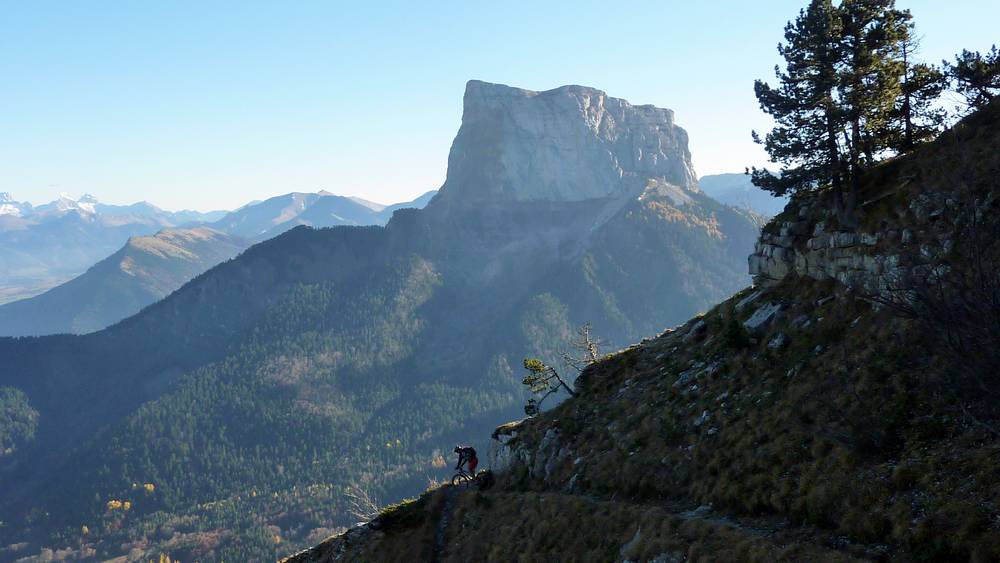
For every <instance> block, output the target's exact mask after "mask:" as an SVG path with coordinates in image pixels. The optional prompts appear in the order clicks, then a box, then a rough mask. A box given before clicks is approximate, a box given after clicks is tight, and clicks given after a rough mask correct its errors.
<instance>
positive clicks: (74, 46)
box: [0, 0, 1000, 210]
mask: <svg viewBox="0 0 1000 563" xmlns="http://www.w3.org/2000/svg"><path fill="white" fill-rule="evenodd" d="M804 4H805V0H794V1H789V0H774V1H768V2H764V3H761V2H744V1H735V0H734V1H726V2H722V1H716V2H673V1H670V2H666V1H662V0H660V1H655V0H651V1H648V2H616V3H607V2H588V1H574V2H558V3H557V2H537V1H535V2H517V1H506V2H489V3H487V2H434V3H431V4H418V3H412V2H379V3H354V4H351V5H348V4H347V3H342V2H320V1H316V2H308V1H302V2H293V3H287V2H211V3H207V2H194V1H190V2H163V3H150V2H142V3H139V2H125V1H121V2H101V3H87V2H78V1H72V2H56V1H33V2H16V3H10V4H7V5H6V6H5V7H4V17H3V18H2V19H0V52H2V56H0V76H2V77H3V88H0V124H2V127H3V134H2V135H0V191H9V192H12V194H13V196H14V198H15V199H19V200H28V201H31V202H33V203H40V202H43V201H48V200H51V199H54V197H55V196H56V194H57V193H58V192H69V193H70V194H74V195H78V194H82V193H84V192H89V193H92V194H94V195H96V196H97V197H98V198H99V199H101V200H103V201H107V202H112V203H124V202H132V201H136V200H142V199H145V200H149V201H151V202H153V203H155V204H158V205H160V206H163V207H165V208H168V209H178V208H196V209H202V210H205V209H212V208H233V207H236V206H239V205H242V204H243V203H246V202H247V201H249V200H253V199H263V198H265V197H268V196H272V195H275V194H278V193H283V192H288V191H293V190H299V191H316V190H319V189H328V190H330V191H333V192H335V193H338V194H343V195H357V196H361V197H364V198H366V199H370V200H375V201H381V202H393V201H402V200H406V199H410V198H412V197H415V196H416V195H419V194H421V193H423V192H425V191H427V190H428V189H433V188H437V187H438V186H439V185H440V184H441V182H442V181H443V179H444V174H445V167H446V159H447V153H448V148H449V146H450V143H451V140H452V138H453V136H454V134H455V132H456V131H457V129H458V126H459V122H460V120H461V112H462V104H461V101H462V93H463V90H464V85H465V82H466V81H467V80H469V79H471V78H477V79H481V80H486V81H490V82H500V83H505V84H510V85H515V86H520V87H523V88H530V89H535V90H543V89H548V88H553V87H556V86H559V85H563V84H571V83H572V84H585V85H588V86H595V87H598V88H601V89H603V90H605V91H607V92H608V94H609V95H612V96H617V97H622V98H626V99H628V100H629V101H631V102H633V103H635V104H647V103H651V104H655V105H657V106H662V107H668V108H671V109H673V110H675V112H676V116H677V122H678V123H679V124H680V125H681V126H682V127H684V128H686V129H687V130H688V132H689V133H690V136H691V149H692V153H693V156H694V164H695V167H696V169H697V171H698V172H699V173H700V174H711V173H717V172H727V171H738V170H742V168H743V166H745V165H751V164H761V163H763V162H764V155H763V152H762V151H761V150H760V149H759V147H756V146H755V145H753V143H752V142H751V140H750V130H751V129H752V128H757V129H766V128H767V124H768V122H767V120H766V119H765V117H764V116H763V114H761V112H760V111H759V109H758V107H757V104H756V101H755V100H754V97H753V89H752V85H753V80H754V79H755V78H771V77H772V76H773V67H774V65H775V64H776V63H777V62H778V56H777V54H776V52H775V46H776V45H777V43H778V42H779V41H780V40H781V35H782V28H783V26H784V24H785V22H786V21H787V20H789V19H791V18H792V17H794V15H795V14H796V12H797V11H798V10H799V9H800V8H801V7H802V6H804ZM899 5H900V6H901V7H904V8H910V9H911V10H912V12H913V14H914V16H915V18H916V22H917V27H918V31H919V33H921V34H922V35H923V36H924V42H923V49H922V51H923V53H922V55H923V57H924V59H926V60H929V61H932V62H940V60H941V59H942V58H951V56H952V55H953V54H954V53H955V52H957V51H959V50H961V49H962V48H968V49H972V50H985V49H988V48H989V46H990V45H991V43H992V42H993V41H996V40H997V33H996V22H997V21H1000V3H997V2H995V1H994V0H965V1H955V2H947V3H946V2H940V1H936V0H912V1H905V0H901V1H900V2H899ZM973 14H974V15H973Z"/></svg>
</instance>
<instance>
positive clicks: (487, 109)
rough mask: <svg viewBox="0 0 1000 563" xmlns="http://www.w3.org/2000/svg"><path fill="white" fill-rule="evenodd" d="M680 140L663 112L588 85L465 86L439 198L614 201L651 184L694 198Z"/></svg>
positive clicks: (678, 130) (684, 138)
mask: <svg viewBox="0 0 1000 563" xmlns="http://www.w3.org/2000/svg"><path fill="white" fill-rule="evenodd" d="M687 141H688V139H687V133H686V132H685V131H684V130H683V129H682V128H680V127H678V126H677V125H676V124H675V123H674V114H673V112H672V111H671V110H669V109H664V108H657V107H654V106H651V105H640V106H636V105H632V104H630V103H629V102H628V101H626V100H623V99H620V98H614V97H610V96H608V95H607V94H606V93H604V92H603V91H601V90H598V89H596V88H590V87H586V86H576V85H570V86H562V87H559V88H555V89H553V90H547V91H543V92H536V91H532V90H525V89H521V88H513V87H510V86H505V85H502V84H491V83H488V82H481V81H478V80H472V81H469V83H468V84H467V86H466V90H465V101H464V110H463V115H462V126H461V128H460V129H459V132H458V135H457V137H456V138H455V141H454V143H453V144H452V147H451V153H450V155H449V157H448V177H447V180H446V181H445V184H444V186H443V187H442V189H441V195H440V199H441V200H443V201H450V202H456V201H457V202H463V203H482V202H488V201H584V200H591V199H608V198H615V199H617V198H623V197H632V196H636V195H638V194H640V193H641V192H642V190H643V189H644V188H645V187H646V186H647V185H648V184H649V182H650V180H656V181H657V182H658V183H666V184H671V185H674V186H677V187H679V188H681V189H683V190H689V191H697V187H696V186H697V181H696V178H697V177H696V175H695V174H694V171H693V168H692V166H691V156H690V152H689V151H688V145H687Z"/></svg>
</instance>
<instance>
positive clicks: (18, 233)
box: [0, 193, 224, 303]
mask: <svg viewBox="0 0 1000 563" xmlns="http://www.w3.org/2000/svg"><path fill="white" fill-rule="evenodd" d="M222 215H224V213H223V212H212V213H199V212H197V211H179V212H171V211H164V210H162V209H159V208H158V207H156V206H154V205H151V204H149V203H146V202H140V203H136V204H132V205H106V204H103V203H100V202H99V201H97V199H96V198H94V197H93V196H90V195H84V196H83V197H81V198H80V199H78V200H74V199H71V198H69V197H67V196H65V195H61V196H60V197H59V198H58V199H56V200H55V201H53V202H51V203H47V204H44V205H39V206H32V205H31V204H30V203H26V202H17V201H14V199H13V198H12V197H11V196H10V194H8V193H3V194H0V303H2V302H7V301H13V300H16V299H22V298H25V297H30V296H32V295H37V294H38V293H41V292H42V291H45V290H46V289H48V288H50V287H53V286H55V285H58V284H59V283H62V282H64V281H66V280H68V279H70V278H72V277H74V276H75V275H78V274H80V273H81V272H83V271H84V270H86V269H87V268H89V267H90V266H92V265H94V264H95V263H97V262H98V261H99V260H102V259H104V258H107V257H108V256H109V255H111V254H112V253H113V252H115V251H116V250H118V249H119V248H121V246H122V245H123V244H125V241H127V240H128V239H129V237H133V236H144V235H151V234H153V233H155V232H157V231H159V230H160V229H164V228H170V227H178V226H182V225H192V224H196V223H204V222H208V221H214V220H217V219H219V218H220V217H221V216H222Z"/></svg>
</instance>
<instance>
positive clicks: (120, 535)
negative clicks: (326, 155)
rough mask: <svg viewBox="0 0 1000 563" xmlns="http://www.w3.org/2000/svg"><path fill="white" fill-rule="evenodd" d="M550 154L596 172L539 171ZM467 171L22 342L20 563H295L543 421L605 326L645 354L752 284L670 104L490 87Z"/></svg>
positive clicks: (480, 98)
mask: <svg viewBox="0 0 1000 563" xmlns="http://www.w3.org/2000/svg"><path fill="white" fill-rule="evenodd" d="M612 109H613V111H611V110H612ZM539 112H541V117H543V119H541V120H540V121H539V122H538V123H540V124H544V126H543V127H541V128H535V129H525V128H523V127H520V126H518V124H519V123H522V121H523V120H524V119H525V115H536V116H537V115H539ZM594 123H601V124H603V125H601V126H600V127H594V126H593V124H594ZM484 143H485V144H484ZM637 148H643V150H641V151H640V150H637ZM543 149H544V150H543ZM646 149H649V150H646ZM553 151H554V152H553ZM601 151H604V152H606V153H609V154H610V155H611V157H610V158H604V159H600V160H594V159H593V158H592V156H593V155H594V154H597V153H600V152H601ZM550 153H551V154H550ZM552 154H559V155H561V158H563V159H564V160H565V166H566V167H567V170H572V169H573V168H574V167H575V168H581V167H582V168H588V169H589V170H590V173H584V172H581V171H579V170H577V171H576V172H573V174H574V176H573V178H574V183H573V184H572V185H569V184H565V183H564V182H563V180H562V179H560V177H559V176H558V174H556V175H552V174H550V173H546V175H545V176H544V179H545V181H542V182H540V181H539V180H537V179H532V174H531V173H530V171H532V170H536V171H537V170H541V169H542V168H543V167H546V166H547V167H549V168H550V172H557V171H558V170H556V169H553V168H552V167H553V166H555V161H553V160H552V158H551V155H552ZM449 163H450V164H449V165H450V168H449V174H448V179H447V180H446V182H445V184H444V186H443V187H442V189H441V192H440V193H439V194H438V195H437V196H436V197H434V198H433V199H432V200H431V202H430V203H429V204H428V206H427V208H425V209H422V210H420V209H404V210H399V211H396V212H395V214H394V215H393V218H392V219H391V221H390V222H389V223H388V225H387V226H386V227H384V228H383V227H336V228H329V229H312V228H307V227H297V228H294V229H291V230H290V231H288V232H286V233H285V234H283V235H281V236H278V237H276V238H274V239H271V240H268V241H265V242H263V243H260V244H257V245H255V246H253V247H251V248H249V249H248V250H247V251H246V252H244V253H243V254H241V255H240V256H239V257H238V258H236V259H234V260H231V261H228V262H225V263H223V264H220V265H219V266H217V267H215V268H213V269H211V270H209V271H208V272H206V273H204V274H202V275H200V276H198V277H196V278H195V279H194V280H192V281H191V282H189V283H188V284H186V285H185V286H183V287H182V288H180V289H179V290H177V291H175V292H174V293H173V294H171V295H170V296H169V297H168V298H166V299H164V300H163V301H161V302H159V303H156V304H154V305H152V306H150V307H147V308H146V309H144V310H143V311H142V312H141V313H140V314H138V315H135V316H133V317H131V318H129V319H126V320H125V321H123V322H121V323H118V324H117V325H114V326H112V327H110V328H109V329H106V330H104V331H101V332H98V333H95V334H91V335H86V336H81V337H70V336H62V337H46V338H24V339H6V340H0V358H2V359H3V360H4V370H3V372H0V386H4V387H10V388H13V389H14V391H11V392H10V397H11V399H10V405H11V406H10V411H11V412H12V413H16V414H17V417H18V418H17V419H18V420H23V421H26V422H25V423H23V424H21V426H20V427H22V428H25V429H24V430H21V431H19V434H18V436H15V437H13V440H10V441H11V442H12V443H14V444H15V446H14V447H12V448H9V449H10V450H11V451H9V452H7V453H6V454H5V455H4V456H3V457H0V487H2V488H3V490H5V491H10V493H9V494H5V495H3V496H2V498H0V510H2V513H3V514H5V515H13V516H10V517H5V520H8V518H9V520H8V522H9V523H10V524H9V525H5V526H3V527H0V545H4V546H7V547H6V548H4V549H6V551H3V552H0V557H7V556H9V557H20V556H27V555H29V554H37V553H39V552H40V550H41V549H43V548H45V547H51V548H60V549H66V550H69V552H72V553H73V554H74V556H75V555H80V554H84V553H87V554H90V555H89V556H91V557H100V558H111V557H116V556H127V557H128V558H129V559H131V560H146V559H148V558H155V557H158V555H159V553H165V554H169V555H170V556H171V557H174V558H180V559H182V560H185V561H186V560H199V561H217V560H227V561H234V560H240V561H242V560H266V559H268V558H269V557H277V556H280V555H284V554H288V553H290V552H292V551H294V550H295V549H298V548H301V547H303V546H305V545H309V544H312V543H315V542H316V541H318V540H319V539H321V538H322V537H323V536H325V535H328V534H329V533H330V532H331V531H332V530H333V529H335V528H337V527H340V526H343V525H346V524H349V523H351V522H352V521H353V519H354V518H353V517H352V516H350V515H349V514H348V512H349V507H348V506H347V504H346V503H345V501H344V498H343V494H342V493H343V491H344V489H345V487H349V486H359V487H363V488H368V489H370V490H371V491H372V493H373V494H374V495H375V496H377V497H382V498H394V497H397V496H400V495H409V494H413V493H415V492H417V491H419V490H421V489H422V488H423V487H424V486H425V484H426V480H427V479H428V477H442V476H445V475H446V469H445V465H446V462H445V461H444V460H443V458H442V454H443V453H444V452H447V451H449V450H450V448H451V447H452V446H453V445H454V443H455V442H457V441H464V440H467V439H469V438H470V437H475V436H484V437H485V436H487V435H488V434H489V431H490V430H491V429H492V428H493V427H494V426H495V425H496V424H498V423H500V422H502V421H504V420H508V419H510V418H511V417H513V416H516V415H517V413H519V412H521V409H522V406H523V402H524V400H525V396H524V391H523V389H522V385H521V383H520V377H519V376H518V375H517V374H516V372H515V366H517V365H518V364H519V362H520V361H521V358H523V357H524V356H526V355H539V356H542V357H545V358H549V359H554V358H555V357H557V354H558V352H559V351H560V350H561V349H563V348H564V347H565V345H566V342H567V340H568V339H569V338H570V337H571V336H572V335H573V330H574V328H575V327H576V326H578V325H580V324H582V323H584V322H586V321H590V322H591V323H592V324H593V326H594V329H595V331H596V332H597V333H598V334H599V335H600V336H601V337H602V338H604V339H605V340H607V341H608V342H610V343H612V344H617V345H623V344H624V343H627V342H629V341H631V340H633V339H636V338H638V337H640V336H641V335H642V334H648V333H650V332H654V331H656V330H659V328H660V327H661V326H662V324H663V323H671V322H677V321H680V320H682V319H684V318H687V317H689V316H690V315H692V314H694V313H696V312H697V311H699V310H707V309H708V308H710V307H711V304H712V303H715V302H717V301H718V300H719V299H720V298H722V297H724V296H725V295H728V294H731V293H732V292H733V291H735V290H737V289H738V288H740V287H742V286H744V285H745V284H746V283H747V280H748V278H747V276H746V274H745V266H744V263H745V257H746V255H747V254H748V253H749V252H750V251H751V250H752V245H753V240H754V239H755V237H756V227H755V226H754V223H753V221H752V220H751V218H750V216H749V215H748V214H746V213H743V212H741V211H739V210H735V209H733V208H730V207H726V206H722V205H720V204H718V203H717V202H715V201H713V200H711V199H709V198H708V197H706V196H704V195H703V194H701V193H699V192H698V191H697V190H696V189H695V188H694V185H693V178H694V177H695V176H694V173H693V171H692V170H691V168H690V160H689V156H688V153H687V148H686V134H685V133H684V131H683V129H681V128H680V127H678V126H677V125H676V124H674V123H673V117H672V114H671V113H670V112H669V111H668V110H658V109H656V108H651V107H649V106H632V105H631V104H629V103H628V102H626V101H624V100H618V99H615V98H609V97H607V96H606V94H604V93H603V92H601V91H599V90H595V89H592V88H583V87H578V86H574V87H565V88H559V89H556V90H552V91H548V92H531V91H527V90H520V89H515V88H509V87H506V86H501V85H495V84H486V83H481V82H472V83H470V84H469V86H468V90H467V93H466V100H465V113H464V116H463V124H462V128H461V130H460V133H459V135H458V136H457V138H456V141H455V143H454V145H453V146H452V150H451V155H450V157H449ZM455 166H457V167H458V168H456V169H455V170H454V173H453V171H452V168H453V167H455ZM560 166H562V165H560ZM605 166H612V167H616V168H614V169H613V170H612V171H610V172H608V171H606V170H604V167H605ZM477 170H479V171H489V175H488V176H475V174H477V172H476V171H477ZM477 178H478V179H485V180H488V182H487V183H480V182H479V181H478V179H477ZM608 178H612V179H613V183H612V184H611V185H608V184H607V183H606V180H607V179H608ZM528 180H530V182H529V183H527V184H522V183H520V182H523V181H528ZM571 189H578V190H579V192H575V191H567V190H571ZM32 413H35V414H34V415H33V414H32ZM32 421H34V422H32ZM29 430H30V431H29ZM477 443H479V444H480V445H485V442H477ZM146 484H149V485H150V486H149V487H146ZM125 502H128V503H129V504H128V505H127V509H126V505H125ZM57 507H58V508H57ZM81 525H86V526H87V530H88V532H87V534H86V537H83V536H81V533H80V530H81V528H80V526H81Z"/></svg>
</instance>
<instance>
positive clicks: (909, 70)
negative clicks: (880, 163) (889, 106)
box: [893, 22, 948, 152]
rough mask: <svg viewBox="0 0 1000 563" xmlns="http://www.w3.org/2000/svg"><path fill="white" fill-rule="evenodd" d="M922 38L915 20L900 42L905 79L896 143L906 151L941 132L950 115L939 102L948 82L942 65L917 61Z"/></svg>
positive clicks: (895, 129) (896, 114)
mask: <svg viewBox="0 0 1000 563" xmlns="http://www.w3.org/2000/svg"><path fill="white" fill-rule="evenodd" d="M919 47H920V42H919V40H918V39H917V37H916V36H915V35H914V34H913V23H912V22H910V23H909V24H908V25H907V31H906V36H905V37H903V38H902V39H901V40H900V42H899V54H900V57H901V58H902V61H903V68H904V72H903V82H902V84H901V88H900V98H899V100H898V102H897V104H896V111H895V116H894V124H895V127H894V130H893V133H894V134H895V142H894V144H895V146H896V147H897V148H898V149H899V150H900V151H901V152H902V151H908V150H910V149H912V148H913V147H915V146H917V145H918V144H920V143H923V142H925V141H929V140H931V139H933V138H934V137H935V136H937V134H938V132H939V131H941V128H942V127H943V126H944V123H945V120H946V119H947V117H948V116H947V112H945V111H944V109H943V108H941V107H939V106H936V105H935V102H936V101H937V100H938V99H939V98H940V97H941V94H942V93H943V92H944V90H945V88H946V87H947V86H948V83H947V80H946V79H945V75H944V73H943V72H942V71H941V69H939V68H938V67H936V66H934V65H929V64H925V63H919V62H915V55H916V53H917V51H918V49H919Z"/></svg>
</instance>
